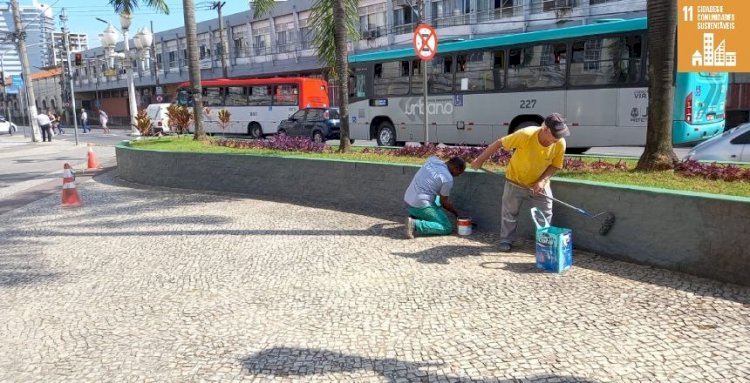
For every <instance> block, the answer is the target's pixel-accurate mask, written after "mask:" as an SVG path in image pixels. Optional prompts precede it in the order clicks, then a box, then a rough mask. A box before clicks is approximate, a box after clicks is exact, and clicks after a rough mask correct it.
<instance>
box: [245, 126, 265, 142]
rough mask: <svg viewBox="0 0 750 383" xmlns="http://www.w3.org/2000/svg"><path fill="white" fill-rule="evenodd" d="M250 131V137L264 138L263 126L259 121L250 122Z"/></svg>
mask: <svg viewBox="0 0 750 383" xmlns="http://www.w3.org/2000/svg"><path fill="white" fill-rule="evenodd" d="M248 133H250V137H252V138H255V139H261V138H263V128H261V127H260V124H259V123H257V122H253V123H252V124H250V127H249V128H248Z"/></svg>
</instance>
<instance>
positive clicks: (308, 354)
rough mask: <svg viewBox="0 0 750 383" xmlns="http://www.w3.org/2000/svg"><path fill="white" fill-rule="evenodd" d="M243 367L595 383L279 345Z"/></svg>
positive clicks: (505, 382)
mask: <svg viewBox="0 0 750 383" xmlns="http://www.w3.org/2000/svg"><path fill="white" fill-rule="evenodd" d="M241 362H242V365H243V367H244V368H245V369H246V370H247V372H249V373H250V374H253V375H259V376H261V377H263V378H267V379H271V378H273V377H304V376H310V375H318V374H330V373H352V372H355V371H365V372H366V371H370V372H372V373H373V374H376V375H380V376H381V377H383V378H385V379H387V381H388V382H389V383H396V382H457V383H470V382H472V383H475V382H497V383H512V382H519V381H523V382H580V383H595V381H593V380H588V379H584V378H577V377H574V376H558V375H538V376H530V377H524V378H513V379H499V378H483V377H461V376H452V375H445V374H441V373H438V372H434V371H425V370H423V369H424V368H428V367H441V366H445V363H442V362H407V361H402V360H399V359H394V358H382V359H381V358H365V357H361V356H357V355H347V354H342V353H339V352H335V351H329V350H321V349H313V348H293V347H275V348H272V349H269V350H264V351H261V352H259V353H257V354H254V355H251V356H249V357H247V358H243V359H242V360H241Z"/></svg>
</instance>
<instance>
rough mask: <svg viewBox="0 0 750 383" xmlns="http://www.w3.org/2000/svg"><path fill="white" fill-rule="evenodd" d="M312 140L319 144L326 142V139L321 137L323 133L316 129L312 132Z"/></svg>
mask: <svg viewBox="0 0 750 383" xmlns="http://www.w3.org/2000/svg"><path fill="white" fill-rule="evenodd" d="M312 140H313V142H317V143H320V144H322V143H324V142H326V139H325V138H324V137H323V133H321V132H320V130H316V131H314V132H313V135H312Z"/></svg>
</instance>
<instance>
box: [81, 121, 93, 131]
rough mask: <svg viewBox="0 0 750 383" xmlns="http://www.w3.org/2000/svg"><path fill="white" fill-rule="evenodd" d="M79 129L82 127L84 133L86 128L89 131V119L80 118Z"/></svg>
mask: <svg viewBox="0 0 750 383" xmlns="http://www.w3.org/2000/svg"><path fill="white" fill-rule="evenodd" d="M81 129H83V132H84V133H86V131H87V130H88V131H89V132H90V131H91V128H90V127H89V121H88V120H82V121H81Z"/></svg>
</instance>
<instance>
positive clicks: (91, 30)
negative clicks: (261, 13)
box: [19, 0, 249, 48]
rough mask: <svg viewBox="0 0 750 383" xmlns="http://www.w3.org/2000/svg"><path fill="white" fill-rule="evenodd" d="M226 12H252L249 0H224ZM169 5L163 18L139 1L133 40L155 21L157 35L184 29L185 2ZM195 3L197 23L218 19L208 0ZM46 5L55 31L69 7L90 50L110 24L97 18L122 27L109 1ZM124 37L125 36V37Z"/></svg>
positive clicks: (73, 26) (26, 1)
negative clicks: (50, 10)
mask: <svg viewBox="0 0 750 383" xmlns="http://www.w3.org/2000/svg"><path fill="white" fill-rule="evenodd" d="M224 1H225V2H226V4H225V5H224V7H223V9H222V12H223V13H224V14H225V15H230V14H233V13H238V12H243V11H247V10H248V9H249V7H248V5H247V0H224ZM166 2H167V5H169V11H170V12H169V15H163V14H160V13H156V12H155V11H153V10H152V9H150V8H148V7H146V6H144V5H142V4H143V3H145V1H143V0H141V1H139V4H141V6H140V7H139V9H138V10H137V11H136V12H135V17H134V19H133V24H132V25H131V27H130V30H131V33H130V35H131V37H132V35H133V34H134V33H135V32H136V31H137V30H138V29H140V28H141V27H142V26H146V27H148V26H149V23H150V22H151V21H153V22H154V32H160V31H165V30H168V29H172V28H178V27H182V26H183V25H184V21H183V18H184V15H183V13H182V1H181V0H167V1H166ZM194 2H195V8H196V12H195V19H196V21H197V22H200V21H205V20H210V19H213V18H216V11H215V10H210V9H208V8H209V6H208V4H210V3H212V1H208V0H194ZM19 3H20V4H22V5H28V6H30V5H32V0H19ZM40 3H42V4H49V5H51V6H52V10H53V12H54V16H55V29H56V30H58V31H59V30H60V19H59V17H58V16H59V15H60V11H61V10H62V9H63V8H65V12H66V14H67V15H68V28H70V31H71V32H78V33H86V34H88V38H89V47H91V48H93V47H98V46H100V45H101V44H100V43H99V33H101V32H102V31H103V30H104V29H105V28H106V27H107V25H106V24H104V23H101V22H99V21H97V20H96V17H98V18H100V19H104V20H108V21H110V22H112V24H113V25H114V26H115V27H117V28H119V27H120V19H119V17H118V16H117V15H116V14H115V13H114V10H113V8H112V6H111V5H109V1H108V0H57V1H55V0H45V1H40ZM121 38H122V37H121Z"/></svg>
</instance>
